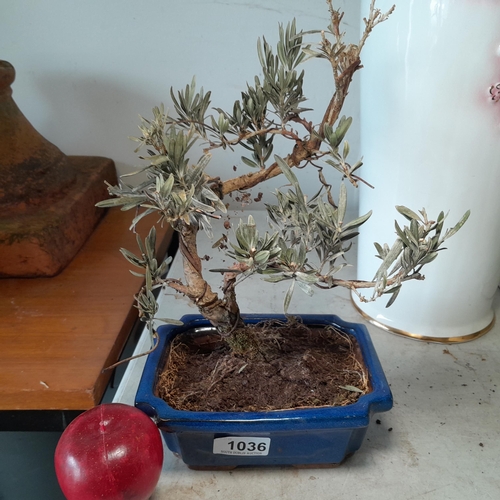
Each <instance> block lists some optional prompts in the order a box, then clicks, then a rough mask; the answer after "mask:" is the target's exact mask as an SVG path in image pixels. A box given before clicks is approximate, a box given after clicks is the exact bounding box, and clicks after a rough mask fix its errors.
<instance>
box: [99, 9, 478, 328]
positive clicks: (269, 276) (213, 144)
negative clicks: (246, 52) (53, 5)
mask: <svg viewBox="0 0 500 500" xmlns="http://www.w3.org/2000/svg"><path fill="white" fill-rule="evenodd" d="M327 4H328V8H329V13H330V24H329V26H328V27H327V29H325V30H323V31H310V32H302V31H298V30H297V27H296V23H295V21H293V22H291V23H290V24H288V25H287V26H286V28H285V27H283V26H280V27H279V41H278V43H277V46H276V49H275V50H273V48H272V47H271V46H270V45H269V44H268V43H267V41H266V39H265V38H263V39H262V40H259V41H258V44H257V54H258V58H259V61H260V64H261V66H262V75H263V76H262V79H260V78H259V77H255V78H254V80H253V83H251V84H250V83H249V84H247V87H246V89H245V90H244V91H243V92H241V97H240V99H238V100H236V101H235V102H234V105H233V107H232V109H230V110H223V109H220V108H213V107H211V100H210V99H211V94H210V92H204V90H203V89H200V90H197V89H196V84H195V80H194V79H193V81H192V82H191V84H190V85H187V86H186V87H185V88H184V89H183V90H180V91H179V92H174V91H173V90H172V91H171V99H172V102H173V106H174V109H175V116H172V115H170V114H168V113H167V112H165V110H164V108H163V106H161V107H159V108H155V109H154V110H153V118H152V119H151V120H147V119H144V118H142V124H141V126H140V127H139V128H140V131H141V136H140V137H139V138H135V139H134V140H136V141H137V142H138V143H139V146H138V148H137V151H138V150H139V149H141V148H143V147H144V148H146V150H147V153H148V156H146V157H145V158H143V159H145V160H147V162H148V164H147V166H145V167H144V169H143V170H142V171H145V173H146V175H147V179H146V180H145V181H144V182H142V183H141V184H140V185H138V186H133V185H129V184H127V183H126V182H125V181H124V180H123V179H122V181H121V182H120V184H119V185H117V186H111V185H110V186H109V187H108V189H109V193H110V195H112V198H111V199H109V200H106V201H104V202H101V203H99V206H102V207H111V206H121V207H122V210H130V209H134V210H135V211H136V215H135V218H134V219H133V221H132V228H134V227H135V225H136V223H137V222H138V221H139V220H140V219H141V218H142V217H144V216H145V215H148V214H151V213H155V214H157V215H158V216H159V223H161V224H163V223H168V224H171V226H172V227H173V228H174V229H175V230H176V231H177V232H178V233H179V250H180V252H181V254H182V257H183V263H184V280H182V281H180V280H177V279H171V278H168V277H165V276H164V274H165V271H166V264H165V263H163V264H161V265H159V264H158V263H157V262H156V260H155V258H154V251H153V250H154V240H155V232H154V228H153V229H152V230H151V232H150V234H149V236H148V237H147V238H146V241H145V242H144V243H142V242H141V240H140V238H138V241H139V247H140V255H139V256H136V255H134V254H133V253H131V252H130V251H128V250H122V252H123V254H124V256H125V257H126V258H127V259H128V260H129V261H130V262H131V263H132V264H134V265H135V266H137V267H139V268H142V272H141V273H140V275H141V276H144V277H145V285H144V287H143V289H142V290H141V292H140V293H139V294H138V296H137V307H138V308H139V311H140V315H141V317H142V319H143V320H144V321H146V322H147V323H148V325H149V328H150V331H151V332H153V320H154V319H156V318H155V315H156V312H157V309H158V306H157V303H156V300H155V297H154V294H153V290H154V289H155V288H158V287H163V286H167V287H170V288H172V289H174V290H176V291H177V292H179V293H182V294H184V295H185V296H187V297H188V298H189V299H190V300H192V301H193V303H195V304H196V306H197V307H198V309H199V310H200V312H201V314H203V316H205V317H206V318H207V319H209V320H210V321H211V323H212V324H213V325H215V326H216V327H217V328H218V330H219V332H220V333H221V334H222V335H225V336H227V337H230V336H231V335H234V334H235V332H237V331H238V330H239V329H240V328H241V327H243V323H242V320H241V318H240V311H239V307H238V304H237V300H236V285H238V284H239V283H240V282H241V281H243V279H244V278H246V277H247V276H249V275H252V274H260V275H262V277H263V279H265V280H266V281H268V282H271V283H275V282H279V281H287V282H289V288H288V292H287V293H286V296H285V301H284V309H285V312H286V311H287V310H288V306H289V304H290V299H291V297H292V294H293V293H294V291H295V289H296V288H298V289H300V290H301V291H303V292H305V293H306V294H308V295H312V293H313V291H315V290H318V289H320V290H329V289H332V288H336V287H338V286H341V287H345V288H348V289H350V290H352V291H353V292H354V293H356V294H358V296H359V297H361V299H362V300H374V299H376V298H378V297H380V296H381V295H383V294H389V296H390V300H389V304H391V303H392V302H393V301H394V299H395V298H396V296H397V294H398V293H399V291H400V288H401V285H402V284H403V283H404V282H405V281H408V280H412V279H422V278H423V276H422V274H421V271H422V268H423V266H425V265H426V264H428V263H430V262H431V261H432V260H434V259H435V258H436V257H437V255H438V252H439V251H440V250H441V249H442V245H443V243H444V241H445V240H446V239H447V238H449V237H450V236H452V235H453V234H454V233H455V232H456V231H458V229H460V227H461V226H462V225H463V224H464V223H465V221H466V219H467V217H468V213H466V214H465V215H464V217H463V218H462V220H461V221H460V222H459V223H458V224H457V225H456V226H454V227H453V228H452V229H448V230H446V231H445V230H444V220H445V215H444V213H441V214H439V215H438V217H437V219H436V221H432V220H429V218H428V216H427V214H426V212H425V210H422V211H421V212H420V213H419V214H417V213H415V212H413V211H412V210H410V209H408V208H405V207H397V210H398V211H399V212H400V213H401V214H402V215H403V216H404V217H406V219H408V221H409V225H408V226H405V227H403V228H401V227H400V226H399V225H398V224H397V223H396V233H397V238H396V241H395V243H394V244H393V245H392V246H388V245H387V244H384V245H380V244H378V243H376V244H375V246H376V250H377V254H378V257H379V258H380V259H381V264H380V268H379V270H378V271H377V273H376V275H375V277H374V278H373V279H372V280H371V281H362V280H345V279H342V278H339V277H338V276H337V274H338V272H339V271H340V270H341V269H342V268H343V267H344V266H345V265H346V261H345V258H344V256H345V254H346V252H348V251H349V249H350V248H351V240H352V239H353V238H354V237H355V236H356V235H357V234H358V229H359V227H360V226H361V225H362V224H363V223H364V222H366V221H367V220H368V218H369V217H370V215H371V212H369V213H367V214H365V215H362V216H360V217H358V218H356V219H354V220H345V218H346V213H347V189H346V186H345V183H346V182H350V183H351V184H352V185H354V186H355V187H357V186H358V185H359V183H360V182H365V181H363V179H361V178H360V177H359V176H358V170H359V168H360V167H361V165H362V162H361V161H355V162H351V160H349V149H350V148H349V143H348V142H347V140H346V139H345V137H346V134H347V132H348V130H349V127H350V125H351V122H352V119H351V118H347V117H345V116H341V110H342V107H343V104H344V101H345V98H346V96H347V94H348V91H349V86H350V83H351V81H352V78H353V75H354V73H355V72H356V71H357V70H358V69H360V68H361V59H360V55H361V51H362V49H363V46H364V44H365V42H366V40H367V38H368V36H369V35H370V33H371V31H372V30H373V29H374V28H375V26H377V25H378V24H380V23H381V22H383V21H385V20H386V19H387V18H388V17H389V15H390V14H391V12H392V11H393V9H394V7H393V8H392V9H390V10H389V11H388V12H387V13H382V12H381V11H380V10H379V9H377V8H375V0H373V1H372V2H371V5H370V11H369V13H368V16H367V17H366V18H365V19H364V32H363V34H362V36H361V39H360V41H359V43H358V44H347V43H346V42H345V41H344V33H343V32H342V31H341V22H342V17H343V14H342V13H341V12H340V11H338V10H335V9H334V8H333V7H332V2H331V0H327ZM306 37H313V38H315V39H316V43H312V42H311V43H306V41H305V39H306ZM310 58H320V59H324V60H325V61H326V62H327V63H329V64H330V66H331V69H332V74H333V85H332V88H333V90H332V94H331V96H330V97H329V100H328V99H327V100H326V104H325V111H324V114H323V118H322V119H321V121H320V123H317V124H314V123H312V122H311V121H308V119H307V112H308V111H309V110H308V109H307V108H306V107H304V103H305V101H306V97H305V96H304V94H303V82H304V79H305V71H304V69H303V68H305V66H304V65H303V63H304V62H305V61H306V60H307V59H310ZM277 140H280V141H282V142H288V144H289V154H288V155H286V156H278V155H276V154H275V153H274V146H275V142H276V141H277ZM197 141H202V142H203V143H204V145H205V149H204V152H203V154H202V156H201V158H199V159H198V160H197V161H193V160H192V159H191V158H190V153H191V151H192V147H193V145H194V144H195V142H197ZM220 148H222V149H223V150H231V151H233V150H237V149H240V150H241V152H242V156H241V162H242V164H243V165H244V166H245V167H246V169H247V171H246V173H244V174H242V175H239V176H236V177H232V176H228V178H227V179H221V178H219V177H212V176H210V174H209V173H208V171H207V166H208V164H209V161H210V156H211V151H212V150H214V149H220ZM296 168H308V169H310V170H311V171H313V172H314V173H315V175H316V176H317V178H318V192H317V193H316V194H315V195H314V196H312V197H310V198H308V197H307V196H305V195H304V193H303V192H302V190H301V186H300V183H299V181H298V180H297V177H296V176H295V174H294V170H295V169H296ZM332 172H333V173H337V174H339V175H340V176H341V178H342V183H341V184H340V191H339V192H338V193H336V192H335V193H334V192H333V189H332V185H331V184H330V182H329V181H328V177H329V176H330V174H331V173H332ZM231 174H232V175H234V173H233V171H232V170H231ZM280 174H284V176H285V177H286V179H287V180H288V183H289V187H288V188H287V191H286V192H285V191H277V192H276V193H275V194H276V204H275V205H268V206H267V211H268V214H269V218H270V220H271V221H272V223H273V224H274V228H275V229H274V232H272V233H259V231H258V230H257V227H256V225H255V222H254V219H253V218H252V216H249V217H248V220H247V221H245V222H240V224H239V225H238V227H237V228H235V230H234V238H232V241H230V246H231V249H230V250H229V251H228V255H229V256H230V257H232V258H233V259H234V261H235V263H234V265H233V266H232V267H231V268H229V269H218V270H215V271H217V272H220V273H221V274H222V275H223V286H222V296H219V295H218V294H217V293H216V292H215V291H213V290H212V288H211V287H210V286H209V284H208V283H207V281H206V280H205V278H204V275H203V269H202V262H201V259H200V256H199V254H198V249H197V237H198V233H199V232H200V230H203V231H204V232H205V233H207V235H208V236H211V220H212V219H218V218H220V217H221V215H220V214H221V213H224V212H225V211H226V206H225V203H224V201H223V200H224V197H225V196H227V195H229V194H230V193H233V192H235V191H239V192H243V193H246V192H248V190H250V189H251V188H253V187H254V186H257V185H259V184H260V183H262V182H264V181H266V180H268V179H270V178H273V177H275V176H277V175H280ZM363 289H365V290H367V289H371V292H370V294H369V296H368V297H366V298H365V297H364V295H362V294H361V290H363ZM167 321H168V320H167Z"/></svg>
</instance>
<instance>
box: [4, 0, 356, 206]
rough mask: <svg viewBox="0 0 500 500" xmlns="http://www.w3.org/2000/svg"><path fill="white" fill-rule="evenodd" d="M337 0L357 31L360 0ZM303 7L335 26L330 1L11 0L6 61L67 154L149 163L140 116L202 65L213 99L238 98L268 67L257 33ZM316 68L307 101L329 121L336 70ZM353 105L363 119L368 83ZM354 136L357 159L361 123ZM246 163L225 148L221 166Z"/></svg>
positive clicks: (39, 120) (300, 14)
mask: <svg viewBox="0 0 500 500" xmlns="http://www.w3.org/2000/svg"><path fill="white" fill-rule="evenodd" d="M336 5H337V6H338V7H341V8H342V9H343V10H345V11H346V16H345V30H346V31H347V33H348V34H349V38H350V39H351V40H352V41H356V40H357V37H358V30H359V0H337V2H336ZM294 17H295V18H297V23H298V27H299V28H303V29H305V30H308V29H321V28H323V27H326V26H327V24H328V21H329V20H328V10H327V6H326V2H325V0H307V1H306V0H253V1H252V2H249V1H248V0H205V1H203V0H197V1H187V0H144V1H142V2H137V1H132V0H85V1H81V0H46V1H43V2H42V1H40V0H38V1H37V0H15V1H11V2H4V5H3V6H2V7H0V59H4V60H7V61H9V62H10V63H12V64H13V65H14V67H15V68H16V72H17V77H16V81H15V82H14V85H13V90H14V99H15V101H16V103H17V104H18V106H19V107H20V108H21V110H22V111H23V113H24V114H25V115H26V116H27V118H28V119H29V120H30V121H31V123H32V124H33V125H34V126H35V128H36V129H37V130H38V131H39V132H40V133H42V134H43V135H44V136H45V137H46V138H47V139H48V140H50V141H51V142H53V143H54V144H56V145H57V146H58V147H59V148H60V149H62V150H63V151H64V152H65V153H66V154H71V155H100V156H107V157H110V158H112V159H113V160H114V161H115V162H116V165H117V167H118V171H119V173H126V172H129V171H132V170H135V169H136V168H135V167H136V166H137V165H138V164H139V161H138V160H137V159H136V155H135V154H134V152H133V150H134V147H135V145H134V143H133V142H131V141H129V140H128V139H127V137H128V136H130V135H136V133H137V132H138V130H137V125H138V123H139V120H138V114H141V115H143V116H145V117H149V116H150V111H151V108H152V107H153V106H155V105H157V104H159V103H160V102H164V103H165V106H166V107H167V108H170V109H172V106H171V103H170V98H169V89H170V87H171V86H173V87H174V88H180V87H183V86H184V85H185V84H186V83H188V82H190V81H191V78H192V76H193V75H196V78H197V82H198V84H199V85H203V86H204V88H205V90H208V89H210V90H212V93H213V94H212V95H213V99H212V104H213V105H214V106H217V107H224V106H228V107H232V103H233V102H234V100H235V99H238V98H239V97H240V91H241V90H244V89H245V84H246V82H247V81H248V82H252V81H253V77H254V75H255V74H259V73H260V66H259V64H258V59H257V55H256V41H257V38H258V37H259V36H262V35H263V34H264V35H265V36H266V39H267V40H268V41H270V42H272V43H273V44H274V42H275V40H276V39H277V26H278V23H279V22H281V23H284V24H286V23H287V22H288V21H290V20H292V19H293V18H294ZM305 68H306V78H307V71H309V78H307V80H306V95H307V96H309V97H310V101H309V102H308V103H306V105H308V106H310V107H314V108H317V109H318V110H319V111H318V112H317V113H315V114H312V115H311V117H310V119H312V120H313V121H319V120H320V118H321V116H322V111H323V110H324V109H325V106H326V104H327V103H328V100H329V96H330V95H331V91H332V85H333V84H332V78H331V74H330V69H329V66H328V63H326V62H325V61H311V62H308V63H307V64H306V66H305ZM345 111H346V114H348V115H352V116H353V117H354V119H355V121H356V122H357V119H358V117H359V110H358V86H357V83H355V84H354V86H353V88H352V91H351V96H350V99H349V102H348V106H347V107H346V109H345ZM349 139H350V141H351V146H352V149H353V153H352V154H353V157H352V159H353V161H354V160H355V157H356V156H357V155H358V153H359V151H358V149H357V147H356V144H357V143H358V131H357V126H356V127H355V126H353V129H352V131H351V133H350V136H349ZM241 154H243V153H242V152H239V153H238V155H237V158H239V157H240V156H241ZM235 161H236V160H235V159H234V158H230V159H228V158H223V157H222V156H216V157H215V158H214V160H213V165H212V166H213V167H215V166H217V168H218V169H219V170H218V171H217V174H220V175H221V176H223V177H227V176H228V174H225V173H224V172H227V173H229V174H233V171H232V166H233V164H234V163H235ZM215 164H217V165H215ZM244 168H245V167H243V166H240V167H239V169H238V173H241V172H243V171H244ZM301 175H302V176H303V178H306V177H308V178H309V179H310V178H311V176H310V175H308V176H307V175H305V174H304V173H302V174H301ZM281 182H282V181H280V182H278V184H276V183H275V184H274V185H279V184H280V183H281ZM312 189H313V188H312V187H311V190H312ZM269 190H271V186H269V187H268V188H266V191H269ZM314 190H315V189H314ZM354 199H355V198H354Z"/></svg>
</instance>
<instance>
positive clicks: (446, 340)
mask: <svg viewBox="0 0 500 500" xmlns="http://www.w3.org/2000/svg"><path fill="white" fill-rule="evenodd" d="M351 302H352V304H353V305H354V307H355V308H356V310H357V311H358V312H359V314H361V316H362V317H363V319H365V320H366V321H368V323H370V324H372V325H373V326H376V327H377V328H380V329H382V330H385V331H386V332H389V333H392V334H394V335H399V336H401V337H406V338H409V339H412V340H418V341H421V342H434V343H437V344H462V343H464V342H471V341H472V340H476V339H478V338H479V337H482V336H483V335H485V334H486V333H488V332H489V331H490V330H491V329H492V328H493V326H494V325H495V319H496V318H495V315H493V319H492V320H491V323H490V324H489V325H487V326H485V327H484V328H483V329H481V330H479V331H478V332H475V333H470V334H468V335H461V336H459V337H431V336H427V335H419V334H417V333H411V332H407V331H405V330H401V329H399V328H394V327H391V326H387V325H384V324H383V323H380V322H379V321H377V320H376V319H374V318H372V317H371V316H370V315H368V314H366V313H365V312H364V311H363V310H362V309H361V308H360V307H359V306H358V304H356V302H355V301H354V299H353V297H352V295H351Z"/></svg>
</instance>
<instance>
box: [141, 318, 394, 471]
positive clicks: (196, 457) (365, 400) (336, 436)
mask: <svg viewBox="0 0 500 500" xmlns="http://www.w3.org/2000/svg"><path fill="white" fill-rule="evenodd" d="M301 318H302V321H303V322H304V323H305V324H308V325H318V326H321V325H334V326H335V327H336V328H338V329H339V330H341V331H343V332H345V333H347V334H350V335H352V336H353V337H355V338H356V339H357V341H358V344H359V347H360V350H361V355H362V357H363V361H364V363H365V365H366V368H367V371H368V374H369V380H370V385H371V388H372V390H371V392H370V393H368V394H364V395H362V396H361V397H360V398H359V400H358V401H357V402H356V403H354V404H351V405H348V406H342V407H321V408H305V409H297V410H280V411H268V412H193V411H180V410H175V409H173V408H171V407H170V406H169V405H168V404H167V403H166V402H165V401H163V400H162V399H160V398H159V397H157V396H156V395H155V394H156V389H155V386H156V382H157V379H158V376H159V374H160V373H161V370H162V369H163V367H164V365H165V361H166V356H167V354H166V351H167V349H166V348H167V347H168V345H169V343H170V342H171V341H172V339H173V338H174V337H175V336H176V335H178V334H179V333H183V332H185V331H186V330H192V329H206V328H207V327H210V323H209V322H208V321H207V320H205V319H204V318H202V317H201V316H198V315H187V316H184V317H183V318H181V319H182V321H183V322H184V325H183V326H180V327H179V326H172V325H166V326H162V327H160V328H159V329H158V334H159V345H158V347H157V349H156V350H155V351H153V352H152V353H151V354H150V355H149V357H148V359H147V361H146V366H145V368H144V372H143V375H142V378H141V381H140V385H139V388H138V391H137V395H136V400H135V405H136V407H137V408H139V409H141V410H142V411H144V412H145V413H146V414H147V415H149V416H150V417H151V418H153V419H154V420H155V421H156V422H157V424H158V427H159V429H160V431H161V432H162V434H163V437H164V439H165V442H166V444H167V446H168V448H169V449H170V450H171V451H172V452H173V453H175V454H177V455H178V456H179V457H181V458H182V460H183V461H184V462H185V463H186V464H187V465H188V466H189V467H190V468H193V469H224V468H234V467H241V466H253V467H255V466H283V465H293V466H315V465H317V466H326V465H332V466H333V465H337V464H340V463H341V462H342V461H343V460H344V459H345V458H347V457H348V456H350V455H352V454H353V453H354V452H355V451H356V450H358V449H359V447H360V446H361V443H362V441H363V438H364V436H365V434H366V430H367V428H368V424H369V422H370V418H371V416H372V415H373V414H374V413H378V412H383V411H388V410H390V409H391V408H392V394H391V390H390V388H389V384H388V383H387V380H386V378H385V375H384V372H383V370H382V367H381V365H380V362H379V360H378V357H377V354H376V352H375V349H374V347H373V344H372V342H371V339H370V337H369V335H368V331H367V330H366V328H365V326H364V325H361V324H356V323H346V322H344V321H342V320H341V319H340V318H338V317H337V316H333V315H302V316H301ZM243 319H244V321H245V322H246V323H249V324H254V323H258V322H261V321H264V320H269V319H277V320H284V319H285V317H284V316H282V315H247V316H244V318H243Z"/></svg>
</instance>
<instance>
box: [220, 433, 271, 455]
mask: <svg viewBox="0 0 500 500" xmlns="http://www.w3.org/2000/svg"><path fill="white" fill-rule="evenodd" d="M270 446H271V438H262V437H243V436H228V437H222V438H215V439H214V448H213V452H214V454H216V455H245V456H265V455H267V454H268V453H269V448H270Z"/></svg>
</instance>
